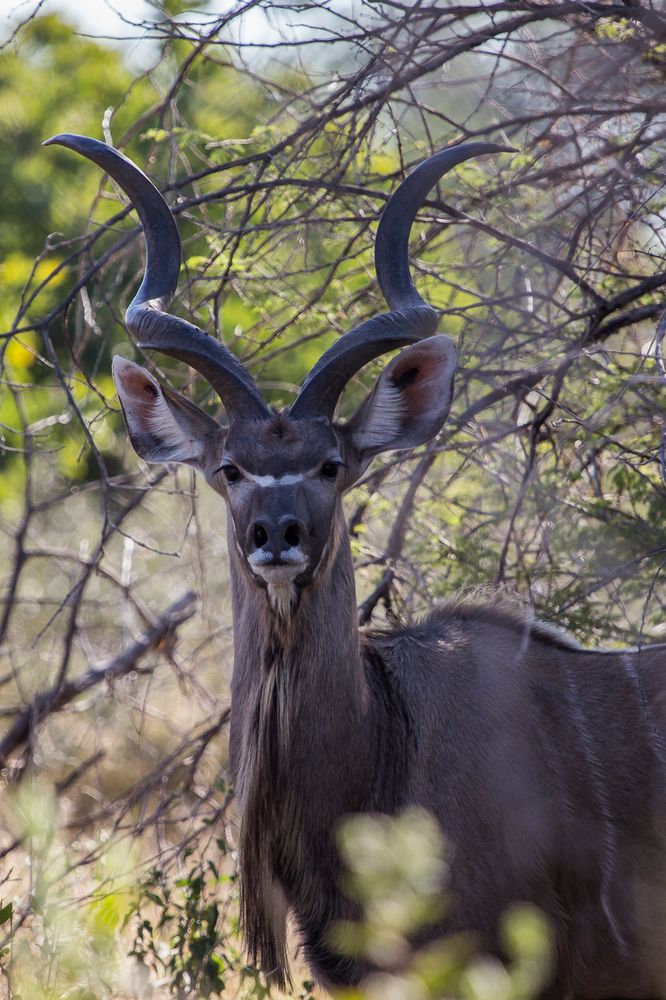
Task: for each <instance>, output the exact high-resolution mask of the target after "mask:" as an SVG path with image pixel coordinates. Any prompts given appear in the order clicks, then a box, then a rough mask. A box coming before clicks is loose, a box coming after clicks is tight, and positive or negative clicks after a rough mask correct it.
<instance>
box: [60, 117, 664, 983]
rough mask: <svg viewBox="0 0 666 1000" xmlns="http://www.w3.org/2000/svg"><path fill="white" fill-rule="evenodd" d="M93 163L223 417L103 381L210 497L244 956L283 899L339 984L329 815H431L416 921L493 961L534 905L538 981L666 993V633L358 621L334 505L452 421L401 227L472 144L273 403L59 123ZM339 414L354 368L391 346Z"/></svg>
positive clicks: (281, 959)
mask: <svg viewBox="0 0 666 1000" xmlns="http://www.w3.org/2000/svg"><path fill="white" fill-rule="evenodd" d="M50 141H51V142H58V143H60V144H62V145H65V146H68V147H70V148H72V149H75V150H77V151H78V152H80V153H82V154H83V155H85V156H87V157H89V158H90V159H92V160H94V161H95V162H96V163H98V164H99V165H100V166H101V167H103V168H104V169H105V170H106V171H107V172H108V173H109V174H111V176H113V177H114V178H115V179H116V180H117V181H118V183H119V184H120V185H121V186H122V187H123V188H124V189H125V191H126V192H127V194H128V195H129V197H130V198H131V199H132V201H133V203H134V205H135V207H136V208H137V210H138V212H139V215H140V218H141V222H142V226H143V231H144V235H145V238H146V245H147V260H146V272H145V275H144V280H143V282H142V285H141V288H140V289H139V292H138V293H137V296H136V298H135V299H134V301H133V302H132V304H131V305H130V307H129V309H128V311H127V325H128V328H129V329H130V331H131V332H132V333H133V334H134V335H135V337H136V339H137V343H138V345H139V346H140V347H144V348H152V349H156V350H159V351H162V352H165V353H167V354H171V355H173V356H175V357H177V358H180V359H182V360H184V361H186V362H187V363H188V364H190V365H192V366H193V367H195V368H197V369H198V370H199V371H200V372H201V373H203V374H204V375H205V376H206V378H207V379H208V380H209V381H210V382H211V384H212V385H213V386H214V388H215V389H216V390H217V392H218V394H219V395H220V397H221V399H222V401H223V403H224V405H225V409H226V413H227V417H228V426H227V427H221V426H220V425H218V424H217V423H216V422H215V421H213V420H212V419H211V418H210V417H209V416H207V415H206V414H205V413H203V411H201V410H199V409H198V408H197V407H195V406H194V405H193V404H192V403H191V402H189V401H188V400H187V399H185V398H184V397H183V396H181V395H180V394H178V393H175V392H174V391H173V390H171V389H168V388H166V387H163V386H161V384H160V383H159V382H158V381H157V380H156V379H155V378H154V377H153V375H152V374H150V373H149V372H148V371H147V370H145V369H143V368H140V367H139V366H138V365H135V364H134V363H132V362H130V361H126V360H125V359H122V358H116V359H115V360H114V375H115V378H116V385H117V388H118V394H119V397H120V401H121V404H122V407H123V412H124V415H125V420H126V423H127V427H128V430H129V434H130V437H131V440H132V442H133V444H134V447H135V448H136V450H137V452H138V453H139V455H141V456H142V457H143V458H144V459H146V460H147V461H153V462H164V461H176V462H185V463H188V464H190V465H192V466H195V467H196V468H198V469H199V470H200V471H201V472H202V473H203V475H204V476H205V478H206V480H207V481H208V482H209V483H210V485H212V486H213V488H214V489H216V490H217V491H218V492H219V493H220V494H221V495H222V496H223V497H224V498H225V500H226V502H227V506H228V511H229V516H228V539H229V545H228V549H229V559H230V563H231V579H232V594H233V616H234V636H235V662H234V675H233V692H232V728H231V755H232V767H233V773H234V776H235V783H236V789H237V794H238V800H239V805H240V815H241V832H240V878H241V902H242V916H243V924H244V928H245V932H246V935H247V940H248V945H249V950H250V952H251V954H252V956H253V957H254V958H255V959H257V960H259V961H260V962H261V964H262V966H263V968H264V969H265V970H266V971H267V972H268V973H271V974H272V975H273V977H274V979H275V980H276V981H277V982H284V979H285V976H286V975H287V956H286V949H285V924H286V917H287V913H288V911H291V912H292V913H293V914H294V916H295V920H296V924H297V926H298V928H299V929H300V932H301V936H302V940H303V944H304V948H305V953H306V956H307V958H308V961H309V963H310V965H311V967H312V970H313V972H314V974H315V976H316V977H317V979H318V980H319V981H320V982H322V983H324V984H341V983H353V982H356V981H358V979H359V978H360V977H361V976H362V975H363V974H364V973H365V972H367V965H366V964H365V963H364V961H363V959H362V958H357V959H354V958H349V957H347V958H342V957H340V956H339V955H337V954H335V953H334V951H333V950H332V946H331V943H330V931H331V927H332V925H333V923H334V922H335V921H338V920H340V919H342V918H352V919H353V918H355V917H357V916H358V913H357V910H356V907H355V905H354V904H353V903H352V902H350V901H349V900H348V899H347V898H346V896H345V895H344V893H343V891H342V888H341V879H340V874H341V871H340V862H339V859H338V855H337V852H336V846H335V830H336V827H337V825H338V823H339V821H340V820H341V818H342V817H344V816H346V815H347V814H349V813H355V812H363V811H370V810H375V811H380V812H384V813H395V812H396V811H398V810H400V809H402V808H404V807H407V806H412V805H418V806H422V807H424V808H425V809H428V810H430V812H431V813H432V814H433V815H434V816H435V817H436V818H437V820H438V822H439V824H440V825H441V828H442V830H443V832H444V834H445V837H446V840H447V843H448V845H449V848H450V856H451V883H450V885H449V886H448V889H447V894H448V897H449V898H450V905H449V907H448V909H447V912H446V918H445V919H444V920H443V921H442V922H441V923H440V924H439V925H438V926H436V927H433V928H432V935H433V936H435V935H441V934H443V933H446V932H449V931H459V930H471V931H474V932H476V933H477V934H478V938H479V942H480V944H481V945H482V947H484V948H487V949H489V950H492V951H496V952H497V953H499V954H501V948H500V946H499V944H498V941H497V933H496V929H497V921H498V918H499V916H500V915H501V913H502V912H503V911H504V910H505V908H506V907H507V906H508V905H509V904H510V903H511V902H513V901H519V900H526V901H532V902H534V903H536V904H537V905H538V906H539V907H541V908H542V909H543V910H544V911H545V913H546V914H547V915H548V917H549V919H550V921H551V922H552V926H553V928H554V932H555V937H556V944H557V961H556V968H555V970H554V973H553V981H552V984H551V986H550V987H549V991H548V995H549V996H552V997H572V996H578V997H585V998H601V997H644V998H645V997H656V996H657V995H658V994H659V992H660V987H661V988H664V987H666V958H665V955H664V944H665V943H666V941H665V937H664V930H665V929H666V919H665V917H666V914H665V912H664V910H665V909H666V900H665V898H664V880H663V877H664V853H663V834H664V830H663V824H664V822H666V801H665V799H666V772H665V767H664V742H663V733H664V729H665V728H666V727H665V726H664V723H666V705H665V703H664V698H665V697H666V695H665V694H664V688H665V687H666V646H663V645H662V646H653V647H646V648H643V649H640V650H638V651H633V652H632V651H625V652H587V651H585V650H583V649H582V648H580V647H579V646H577V644H576V643H575V642H574V641H573V640H571V639H569V638H568V637H567V636H565V635H564V634H560V633H558V632H557V631H555V630H552V629H549V628H548V627H547V626H544V625H541V624H539V623H536V622H534V621H532V620H530V619H529V618H528V617H527V616H522V615H521V614H519V613H517V612H516V611H514V610H507V609H506V608H505V607H502V606H501V605H500V604H498V603H493V602H492V601H491V602H489V603H488V604H483V603H474V602H473V601H465V600H460V601H457V602H456V601H454V602H452V603H449V604H447V605H444V606H442V607H440V608H439V609H438V610H437V611H435V612H434V613H433V614H432V615H431V616H430V617H429V618H428V619H427V620H426V621H424V622H422V623H421V624H418V625H415V626H413V627H409V628H396V629H395V630H394V631H389V632H385V633H377V634H373V633H367V632H363V631H360V630H359V628H358V624H357V611H356V600H355V591H354V572H353V565H352V558H351V552H350V546H349V541H348V535H347V531H346V526H345V521H344V517H343V512H342V505H341V497H342V494H343V492H344V491H345V490H346V489H348V488H349V487H351V486H352V485H353V484H354V482H356V481H357V480H358V478H359V477H360V476H361V475H362V473H363V471H364V470H365V469H366V468H367V466H368V464H369V463H370V461H371V459H372V457H373V456H374V455H376V454H377V453H379V452H381V451H385V450H389V449H400V448H408V447H412V446H414V445H417V444H421V443H423V442H425V441H427V440H429V439H430V438H431V437H432V436H433V435H434V434H435V433H436V432H437V431H438V430H439V428H440V427H441V425H442V423H443V421H444V420H445V418H446V415H447V413H448V409H449V405H450V401H451V395H452V383H453V374H454V370H455V349H454V346H453V344H452V342H451V341H450V340H449V339H448V338H447V337H443V336H435V330H436V326H437V315H436V313H435V312H434V311H433V310H432V309H431V308H430V307H429V306H428V305H427V304H426V303H425V302H424V300H423V299H422V298H421V297H420V295H419V294H418V292H417V291H416V289H415V288H414V286H413V284H412V282H411V278H410V275H409V269H408V258H407V242H408V237H409V231H410V227H411V224H412V222H413V219H414V216H415V214H416V212H417V210H418V208H419V206H420V205H421V204H422V202H423V199H424V198H425V195H426V194H427V192H428V190H429V189H430V188H431V187H432V186H433V184H434V183H435V181H436V180H437V179H438V178H439V177H440V176H441V175H442V174H443V173H444V172H445V171H446V170H448V169H450V168H451V167H452V166H455V165H456V164H457V163H460V162H462V161H463V160H465V159H467V158H468V157H470V156H476V155H480V154H485V153H490V152H501V151H502V150H501V147H496V146H492V145H490V144H485V143H476V144H471V145H467V146H461V147H454V148H452V149H449V150H445V151H444V152H442V153H440V154H437V155H436V156H434V157H431V158H430V159H429V160H427V161H426V162H425V163H423V164H422V165H421V166H420V167H419V168H418V169H417V170H416V171H414V173H412V174H411V175H410V177H409V178H408V179H407V180H406V181H405V182H404V183H403V184H402V185H401V187H400V188H399V189H398V191H397V192H396V194H395V195H394V196H393V198H392V199H391V200H390V201H389V203H388V205H387V207H386V209H385V211H384V214H383V217H382V221H381V223H380V226H379V229H378V233H377V240H376V265H377V273H378V278H379V281H380V284H381V287H382V290H383V292H384V295H385V297H386V299H387V301H388V303H389V307H390V311H389V312H388V313H385V314H382V315H380V316H378V317H376V318H374V319H372V320H370V321H368V322H366V323H364V324H362V325H361V326H360V327H358V328H356V329H355V330H353V331H351V332H350V333H348V334H347V335H345V336H343V337H341V338H340V339H339V340H338V341H337V342H336V344H335V345H334V346H333V347H331V348H330V349H329V350H328V351H327V352H326V353H325V354H324V355H323V357H322V358H321V359H320V361H319V362H318V363H317V365H315V367H314V369H313V370H312V372H311V373H310V375H309V376H308V378H307V379H306V381H305V383H304V385H303V387H302V388H301V391H300V393H299V395H298V397H297V399H296V401H295V402H294V404H293V405H292V406H291V408H290V409H289V410H288V411H285V412H281V413H276V412H274V411H271V410H270V409H269V408H268V406H267V405H266V404H265V402H264V401H263V399H262V398H261V396H260V395H259V392H258V390H257V388H256V387H255V385H254V383H253V381H252V379H251V378H250V376H249V375H248V374H247V372H246V371H245V369H243V367H242V366H241V365H240V363H239V362H238V361H237V359H235V358H234V357H233V356H232V355H231V354H230V353H229V352H228V351H227V350H226V348H224V347H223V346H222V345H221V344H220V343H219V342H217V341H215V340H213V339H212V338H210V337H207V336H206V335H205V334H204V333H203V332H202V331H201V330H199V329H197V328H196V327H193V326H192V325H191V324H189V323H186V322H185V321H183V320H180V319H177V318H176V317H174V316H171V315H169V314H167V313H166V312H165V311H164V310H165V309H166V306H167V304H168V300H169V298H170V296H171V294H172V293H173V291H174V289H175V286H176V281H177V276H178V268H179V260H180V251H179V241H178V235H177V231H176V227H175V223H174V221H173V218H172V216H171V213H170V212H169V210H168V208H167V206H166V204H165V203H164V201H163V200H162V198H161V196H160V195H159V193H158V192H157V190H156V189H155V188H154V187H153V186H152V184H151V182H150V181H149V180H148V179H147V178H146V177H145V175H144V174H142V172H141V171H139V170H138V168H136V167H135V166H134V165H133V164H132V163H131V162H130V161H128V160H126V159H125V158H124V157H123V156H122V155H121V154H119V153H118V152H116V151H115V150H112V149H110V148H109V147H107V146H105V145H104V144H102V143H99V142H96V141H95V140H91V139H86V138H84V137H80V136H71V135H64V136H57V137H55V139H53V140H50ZM405 345H411V346H407V347H406V349H405V350H403V351H402V352H401V353H400V354H398V355H397V357H395V358H394V359H393V360H392V361H391V362H390V363H389V364H388V365H387V367H386V368H385V369H384V371H383V373H382V374H381V376H380V377H379V379H378V381H377V384H376V386H375V388H374V390H373V392H372V393H371V394H370V395H369V396H368V398H367V399H366V400H365V402H364V403H363V404H362V406H361V407H360V409H359V410H358V411H357V412H356V414H355V415H354V416H353V417H352V418H351V419H350V420H349V421H348V422H347V423H346V424H341V423H337V422H335V421H334V419H333V417H334V409H335V405H336V402H337V400H338V397H339V395H340V393H341V392H342V390H343V388H344V385H345V384H346V382H347V381H348V380H349V379H350V378H351V376H352V375H353V374H354V372H356V371H357V370H358V369H359V368H361V367H362V365H364V364H365V363H367V362H368V361H369V360H371V359H372V358H375V357H377V356H379V355H380V354H382V353H384V352H386V351H389V350H391V349H392V348H395V347H405Z"/></svg>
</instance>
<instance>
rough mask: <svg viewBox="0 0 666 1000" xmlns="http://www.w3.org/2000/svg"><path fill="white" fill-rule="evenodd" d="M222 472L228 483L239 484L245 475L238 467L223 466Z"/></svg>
mask: <svg viewBox="0 0 666 1000" xmlns="http://www.w3.org/2000/svg"><path fill="white" fill-rule="evenodd" d="M222 472H223V473H224V478H225V479H226V481H227V482H228V483H237V482H238V481H239V480H241V479H242V478H243V473H242V472H241V470H240V469H239V468H238V466H237V465H223V466H222Z"/></svg>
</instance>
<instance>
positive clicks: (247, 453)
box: [225, 413, 338, 476]
mask: <svg viewBox="0 0 666 1000" xmlns="http://www.w3.org/2000/svg"><path fill="white" fill-rule="evenodd" d="M337 449H338V440H337V437H336V435H335V431H334V430H333V427H332V426H331V423H330V421H329V420H327V419H326V418H325V417H313V418H308V419H303V420H291V419H290V418H289V416H288V415H287V414H286V413H272V414H271V416H270V418H269V419H268V420H253V421H251V422H250V421H244V422H243V423H242V424H241V425H239V426H232V427H230V429H229V432H228V435H227V439H226V446H225V452H226V454H227V456H228V457H229V458H230V459H231V460H232V461H234V462H237V463H238V465H240V466H241V467H242V468H244V469H245V470H246V471H247V472H251V473H254V474H256V475H261V474H262V473H266V472H269V473H270V474H272V475H276V476H277V475H282V474H284V473H285V472H301V471H303V472H305V471H306V470H308V469H311V468H313V467H314V466H316V465H317V464H318V463H319V462H324V461H326V460H327V459H328V458H329V457H330V456H331V454H332V453H333V452H335V451H337Z"/></svg>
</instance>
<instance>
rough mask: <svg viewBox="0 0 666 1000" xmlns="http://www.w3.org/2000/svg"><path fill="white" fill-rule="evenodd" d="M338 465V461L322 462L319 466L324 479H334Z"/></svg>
mask: <svg viewBox="0 0 666 1000" xmlns="http://www.w3.org/2000/svg"><path fill="white" fill-rule="evenodd" d="M339 468H340V465H339V463H338V462H324V464H323V465H322V467H321V474H322V476H323V477H324V479H335V477H336V476H337V474H338V469H339Z"/></svg>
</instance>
